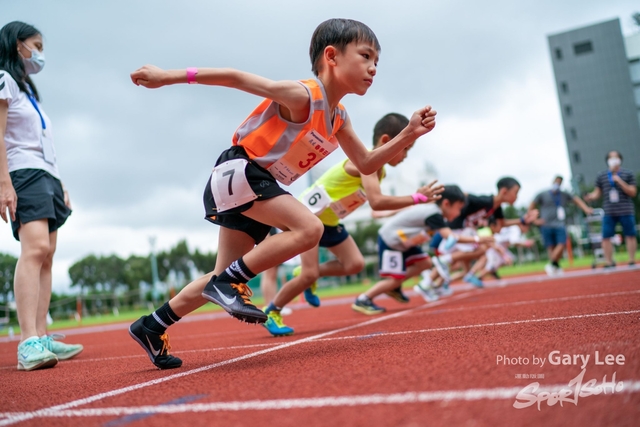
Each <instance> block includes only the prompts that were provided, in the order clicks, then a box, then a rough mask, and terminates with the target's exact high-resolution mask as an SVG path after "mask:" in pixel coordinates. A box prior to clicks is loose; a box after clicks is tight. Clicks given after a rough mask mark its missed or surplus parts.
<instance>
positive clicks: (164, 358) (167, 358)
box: [129, 316, 182, 369]
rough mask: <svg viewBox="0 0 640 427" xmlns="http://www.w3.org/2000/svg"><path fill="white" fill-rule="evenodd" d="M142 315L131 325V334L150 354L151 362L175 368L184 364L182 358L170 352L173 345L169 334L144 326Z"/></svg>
mask: <svg viewBox="0 0 640 427" xmlns="http://www.w3.org/2000/svg"><path fill="white" fill-rule="evenodd" d="M145 317H147V316H142V317H141V318H139V319H138V320H136V321H135V322H133V323H132V324H131V326H129V335H131V338H133V339H134V340H136V342H137V343H138V344H140V346H141V347H142V348H144V351H146V352H147V354H148V355H149V359H151V362H152V363H153V364H154V365H156V366H157V367H158V368H160V369H173V368H179V367H180V366H182V360H180V359H178V358H177V357H175V356H172V355H171V354H169V351H170V350H171V345H170V344H169V335H167V333H166V332H165V333H164V334H162V335H160V334H158V333H156V332H153V331H152V330H151V329H149V328H147V327H146V326H144V324H143V323H142V322H143V321H144V318H145Z"/></svg>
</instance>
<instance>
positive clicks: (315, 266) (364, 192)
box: [264, 113, 443, 336]
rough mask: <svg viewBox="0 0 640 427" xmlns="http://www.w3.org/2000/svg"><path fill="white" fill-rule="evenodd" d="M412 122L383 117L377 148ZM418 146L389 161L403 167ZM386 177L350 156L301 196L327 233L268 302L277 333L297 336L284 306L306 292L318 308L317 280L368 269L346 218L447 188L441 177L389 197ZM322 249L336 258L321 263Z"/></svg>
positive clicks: (269, 324)
mask: <svg viewBox="0 0 640 427" xmlns="http://www.w3.org/2000/svg"><path fill="white" fill-rule="evenodd" d="M408 124H409V119H407V118H406V117H405V116H403V115H401V114H396V113H390V114H387V115H386V116H384V117H383V118H381V119H380V120H379V121H378V122H377V123H376V125H375V127H374V130H373V142H374V147H373V148H374V149H378V148H379V147H382V146H384V145H385V144H387V143H388V142H389V141H391V140H392V139H393V138H394V137H395V136H396V135H398V134H399V133H400V132H402V130H403V129H404V128H405V127H406V126H407V125H408ZM412 146H413V144H410V145H408V146H407V147H406V148H405V149H404V150H403V151H401V152H400V153H398V154H397V155H396V156H394V157H393V158H392V159H390V160H389V161H388V162H387V164H388V165H390V166H394V167H395V166H397V165H399V164H400V163H402V161H403V160H404V159H405V158H406V157H407V153H408V151H409V150H410V149H411V147H412ZM384 176H385V170H384V168H381V169H380V170H378V171H376V172H375V173H373V174H370V175H364V174H361V173H360V172H359V171H358V169H357V168H356V167H355V165H354V164H353V162H352V161H350V160H348V159H347V160H344V161H341V162H340V163H338V164H337V165H335V166H333V167H332V168H330V169H329V170H328V171H327V172H325V173H324V174H323V175H322V176H321V177H320V178H318V180H317V181H316V182H315V183H313V184H312V185H311V186H310V187H309V188H308V189H306V190H305V191H304V192H303V193H302V195H301V196H300V199H301V201H302V202H303V203H304V204H305V205H307V207H308V208H309V209H310V210H311V211H312V212H314V213H315V214H316V215H317V216H318V218H320V221H322V224H323V227H324V232H323V234H322V238H321V239H320V242H319V243H318V244H317V245H316V246H314V247H313V248H311V249H310V250H308V251H306V252H304V253H302V254H301V255H300V258H301V261H302V264H301V268H300V269H299V270H298V272H296V270H294V275H295V274H296V273H298V274H297V277H294V278H293V279H291V280H290V281H288V282H287V283H285V284H284V285H283V286H282V288H280V291H279V292H278V293H277V295H276V296H275V298H274V299H273V302H272V303H271V304H269V305H268V306H267V308H266V309H265V313H267V315H268V317H269V318H268V319H267V321H266V323H265V324H264V326H265V327H266V328H267V330H268V331H269V333H271V334H272V335H274V336H282V335H291V334H293V328H291V327H289V326H287V325H285V324H284V323H283V321H282V316H281V310H282V309H283V308H286V307H285V306H286V305H287V304H288V303H290V302H291V301H292V300H293V299H294V298H295V297H296V296H297V295H299V294H300V293H301V292H303V291H304V295H305V299H306V300H307V302H308V303H309V304H310V305H312V306H314V307H318V306H319V305H320V299H319V298H318V296H317V295H316V293H315V285H316V281H317V280H318V279H319V278H320V277H326V276H348V275H352V274H357V273H359V272H360V271H361V270H362V269H363V268H364V258H363V256H362V254H361V253H360V249H358V246H357V245H356V242H355V241H354V240H353V237H351V236H350V235H349V232H348V231H347V229H346V228H345V227H344V225H343V224H341V223H340V221H341V220H342V219H343V218H345V217H346V216H347V215H349V214H350V213H351V212H353V211H355V210H356V209H357V208H358V207H360V206H362V205H363V204H364V203H366V202H367V201H368V202H369V205H370V206H371V209H374V210H381V209H385V210H386V209H399V208H404V207H407V206H411V205H414V204H417V203H426V202H427V201H430V200H431V201H433V200H437V199H438V198H439V197H438V196H435V194H437V193H439V192H441V191H442V190H443V188H442V186H441V185H438V186H435V181H434V182H432V183H431V184H429V185H426V186H423V187H421V188H418V190H417V191H416V193H414V194H413V195H411V196H388V195H384V194H382V191H381V189H380V181H381V180H382V179H383V178H384ZM320 247H324V248H327V249H329V251H331V252H332V253H333V254H334V255H335V256H336V259H334V260H331V261H327V262H325V263H322V264H319V262H318V251H319V248H320Z"/></svg>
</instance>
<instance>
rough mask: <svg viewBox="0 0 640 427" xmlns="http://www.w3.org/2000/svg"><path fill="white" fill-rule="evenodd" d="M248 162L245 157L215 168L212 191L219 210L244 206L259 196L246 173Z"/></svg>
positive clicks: (212, 176) (212, 177) (212, 174)
mask: <svg viewBox="0 0 640 427" xmlns="http://www.w3.org/2000/svg"><path fill="white" fill-rule="evenodd" d="M247 164H248V162H247V161H246V160H245V159H233V160H229V161H227V162H224V163H221V164H219V165H218V166H216V167H215V168H213V172H212V173H211V193H212V194H213V200H214V201H215V202H216V207H217V208H218V212H224V211H226V210H229V209H233V208H235V207H237V206H242V205H244V204H245V203H248V202H250V201H252V200H255V199H257V198H258V196H256V193H254V192H253V190H252V189H251V186H250V185H249V182H248V181H247V176H246V175H245V173H244V170H245V168H246V167H247Z"/></svg>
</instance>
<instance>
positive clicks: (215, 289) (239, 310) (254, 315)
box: [202, 277, 267, 323]
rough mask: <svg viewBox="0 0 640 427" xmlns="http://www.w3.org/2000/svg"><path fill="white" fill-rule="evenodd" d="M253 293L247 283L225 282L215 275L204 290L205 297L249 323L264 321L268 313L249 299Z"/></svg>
mask: <svg viewBox="0 0 640 427" xmlns="http://www.w3.org/2000/svg"><path fill="white" fill-rule="evenodd" d="M252 295H253V292H252V291H251V288H249V286H247V285H246V284H245V283H239V284H237V283H230V282H223V281H220V280H217V278H215V279H214V278H213V277H212V278H211V280H209V283H207V286H205V287H204V291H202V297H203V298H204V299H206V300H208V301H211V302H212V303H215V304H218V305H219V306H220V307H222V308H224V310H225V311H226V312H227V313H229V314H230V315H232V316H233V317H235V318H236V319H239V320H241V321H243V322H247V323H264V322H266V321H267V315H266V314H265V313H264V311H262V310H260V309H259V308H258V307H256V306H255V305H253V303H252V302H251V300H250V299H249V297H250V296H252Z"/></svg>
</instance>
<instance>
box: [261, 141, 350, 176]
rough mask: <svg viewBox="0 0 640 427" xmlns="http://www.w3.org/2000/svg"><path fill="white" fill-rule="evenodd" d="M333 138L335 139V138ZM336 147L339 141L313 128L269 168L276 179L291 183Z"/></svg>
mask: <svg viewBox="0 0 640 427" xmlns="http://www.w3.org/2000/svg"><path fill="white" fill-rule="evenodd" d="M332 140H333V141H335V139H334V138H332ZM336 148H338V143H337V141H336V142H335V143H332V142H330V141H327V140H326V139H325V138H324V137H323V136H322V135H320V133H319V132H317V131H316V130H315V129H312V130H310V131H309V132H307V133H306V134H305V135H304V136H303V137H302V138H300V140H299V141H298V142H297V143H296V144H295V145H293V146H292V147H291V148H290V149H289V151H288V152H287V153H286V154H285V155H284V156H282V157H281V158H279V159H278V160H276V162H275V163H273V164H272V165H271V166H270V167H269V168H268V169H267V170H268V171H269V172H270V173H271V175H273V177H274V178H275V179H276V180H278V181H279V182H281V183H282V184H284V185H289V184H291V183H292V182H293V181H295V180H296V179H298V178H300V176H302V175H303V174H305V173H306V172H307V171H308V170H309V169H311V168H312V167H313V166H315V165H317V164H318V163H319V162H320V160H322V159H324V158H325V157H327V156H328V155H329V154H331V153H332V152H333V151H334V150H335V149H336Z"/></svg>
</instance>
